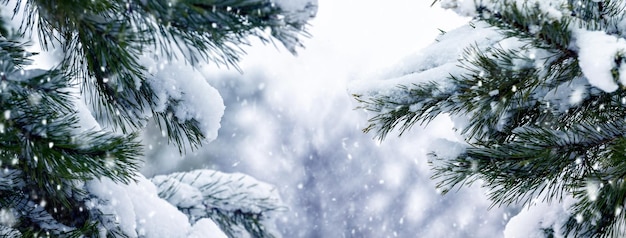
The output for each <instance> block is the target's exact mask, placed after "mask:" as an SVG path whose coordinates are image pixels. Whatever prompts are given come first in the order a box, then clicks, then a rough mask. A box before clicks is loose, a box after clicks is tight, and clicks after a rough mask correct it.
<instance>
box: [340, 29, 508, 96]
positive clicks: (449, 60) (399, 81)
mask: <svg viewBox="0 0 626 238" xmlns="http://www.w3.org/2000/svg"><path fill="white" fill-rule="evenodd" d="M500 40H502V35H500V34H498V32H496V31H495V30H494V29H492V28H489V27H488V26H487V25H486V24H485V23H481V22H476V24H474V25H473V26H470V25H465V26H462V27H459V28H457V29H455V30H452V31H450V32H447V33H445V34H443V35H441V36H440V37H439V38H438V39H437V42H435V43H433V44H432V45H430V46H428V47H427V48H425V49H423V50H421V51H420V52H418V53H416V54H414V55H411V56H409V57H406V58H405V59H403V60H401V61H400V62H399V63H398V64H396V65H395V66H394V67H392V68H391V69H389V70H387V71H386V72H384V73H381V74H380V75H377V77H376V78H374V79H373V80H356V81H352V82H350V86H349V90H350V92H351V93H353V94H358V95H370V96H372V95H387V96H391V97H394V98H398V99H399V100H401V99H400V98H401V97H403V96H405V95H404V94H402V93H401V92H402V91H403V90H401V89H399V88H398V85H406V86H411V85H413V84H420V83H426V82H429V81H436V82H437V83H439V84H440V85H441V87H442V88H445V87H447V86H449V85H448V83H447V82H448V81H449V80H448V79H449V76H450V75H460V74H462V73H464V72H466V71H465V69H463V68H461V67H458V65H459V59H461V58H462V55H463V52H464V51H465V49H466V48H467V47H469V46H472V45H474V46H476V47H479V48H481V49H484V48H486V47H489V46H491V45H493V44H495V43H497V42H498V41H500ZM414 108H417V106H416V107H414Z"/></svg>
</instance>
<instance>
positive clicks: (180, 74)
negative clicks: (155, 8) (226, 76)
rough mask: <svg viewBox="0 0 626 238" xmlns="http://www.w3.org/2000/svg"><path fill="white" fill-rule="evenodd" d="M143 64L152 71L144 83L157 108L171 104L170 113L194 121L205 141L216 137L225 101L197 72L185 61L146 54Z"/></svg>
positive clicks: (160, 110) (182, 120)
mask: <svg viewBox="0 0 626 238" xmlns="http://www.w3.org/2000/svg"><path fill="white" fill-rule="evenodd" d="M143 65H144V66H146V68H148V71H149V72H150V73H151V74H153V77H149V78H148V79H146V82H147V83H148V84H149V85H150V87H151V88H152V89H153V90H154V91H155V93H156V94H157V97H158V100H159V102H158V105H157V107H156V108H155V109H156V111H158V112H164V111H165V110H166V109H167V107H168V106H173V107H174V115H173V116H174V117H175V118H176V119H178V120H179V121H180V122H185V121H190V120H196V121H198V122H199V126H200V129H201V130H202V134H203V135H204V136H205V137H206V140H207V141H212V140H214V139H215V138H217V133H218V130H219V128H220V120H221V119H222V115H223V114H224V109H225V106H224V102H223V100H222V97H221V95H220V94H219V92H218V91H217V90H216V89H215V88H213V87H212V86H211V85H209V83H208V82H207V81H206V80H205V79H204V77H203V76H202V75H201V74H200V73H199V72H198V71H196V70H195V69H194V68H193V67H192V66H189V65H186V64H184V63H172V62H167V61H163V62H156V61H155V60H153V59H151V58H148V57H144V58H143ZM171 103H175V105H171Z"/></svg>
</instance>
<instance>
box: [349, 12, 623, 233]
mask: <svg viewBox="0 0 626 238" xmlns="http://www.w3.org/2000/svg"><path fill="white" fill-rule="evenodd" d="M437 2H440V3H441V5H442V6H443V7H445V8H449V9H453V10H454V11H456V12H457V13H459V14H461V15H463V16H470V17H472V20H471V21H470V23H469V24H468V25H466V26H464V27H461V28H458V29H455V30H453V31H450V32H447V33H444V34H443V35H442V36H440V38H438V39H437V42H436V43H434V44H433V45H431V46H430V47H427V48H426V49H424V50H423V51H422V54H420V56H419V57H418V58H417V59H415V60H413V61H408V62H403V64H402V65H400V66H399V67H398V68H397V69H396V70H395V71H393V72H392V73H390V74H389V75H387V78H389V79H388V80H387V81H375V82H374V83H371V84H370V83H365V84H361V85H358V84H357V85H355V86H354V87H353V89H352V91H353V92H354V95H355V97H356V99H357V100H358V101H359V102H360V107H361V108H363V109H365V110H366V111H368V112H370V113H372V114H373V116H372V117H371V118H370V120H369V122H370V125H369V126H368V127H367V128H366V129H365V131H366V132H368V131H373V132H375V133H376V135H377V137H378V138H379V139H381V140H382V139H384V138H385V136H386V135H388V133H389V132H391V131H392V130H393V129H394V128H397V129H399V130H400V134H402V132H404V131H406V130H408V129H410V128H411V127H412V126H413V125H415V124H416V123H419V124H422V123H428V122H429V121H431V120H433V119H434V118H435V117H437V116H439V115H442V114H447V115H450V116H451V117H452V119H453V121H454V122H455V129H456V130H457V131H458V132H459V134H460V135H462V136H463V137H462V138H464V141H461V142H446V143H444V142H442V143H441V144H442V145H441V146H442V149H441V150H437V151H434V152H433V153H432V154H431V164H432V165H433V169H434V176H433V178H434V179H436V180H437V182H438V187H439V188H440V189H441V190H442V191H443V192H444V193H445V192H448V191H450V190H451V189H453V188H457V187H460V186H463V185H468V184H471V183H473V182H475V181H477V180H480V181H482V183H483V186H485V187H486V188H487V189H488V191H489V192H488V196H489V198H490V199H491V200H492V202H493V205H494V206H508V205H512V204H532V203H533V202H534V201H545V202H552V203H555V202H557V203H558V202H562V201H564V200H567V199H572V198H573V201H574V202H573V204H572V205H571V206H569V208H568V210H567V211H566V212H565V213H564V216H565V218H564V219H562V222H559V221H557V223H558V224H554V225H553V226H551V225H550V224H548V225H547V227H546V229H545V230H544V232H545V234H546V235H547V236H552V235H558V236H560V235H564V236H572V237H623V236H625V235H626V229H625V226H626V212H624V211H623V210H624V205H625V202H626V182H625V181H624V178H625V176H626V134H625V133H626V108H625V105H626V64H625V62H626V11H625V10H626V9H625V7H626V2H624V1H619V0H599V1H570V0H550V1H544V0H505V1H491V0H481V1H456V0H442V1H435V3H437ZM433 4H434V3H433ZM444 147H445V148H444ZM556 231H561V232H560V233H557V232H556Z"/></svg>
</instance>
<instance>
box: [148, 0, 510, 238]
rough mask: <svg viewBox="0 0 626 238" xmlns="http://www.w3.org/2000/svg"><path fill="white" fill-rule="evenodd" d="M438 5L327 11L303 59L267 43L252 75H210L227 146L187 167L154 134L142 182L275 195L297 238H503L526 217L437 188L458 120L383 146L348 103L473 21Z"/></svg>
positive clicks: (363, 2) (247, 70)
mask: <svg viewBox="0 0 626 238" xmlns="http://www.w3.org/2000/svg"><path fill="white" fill-rule="evenodd" d="M430 3H431V2H430V1H415V0H388V1H385V2H384V3H382V2H381V1H374V0H341V1H332V0H320V1H319V10H318V13H317V16H316V18H315V19H314V20H313V21H312V22H311V27H310V34H311V35H312V37H311V38H309V39H306V40H305V41H304V43H305V46H306V49H303V50H301V51H300V52H299V54H298V55H297V56H292V55H290V54H288V52H287V51H286V50H285V49H284V48H280V47H279V46H277V48H278V49H279V50H276V47H274V46H272V45H263V44H261V43H260V42H255V43H253V45H252V46H249V47H245V48H244V49H245V50H246V51H247V53H248V55H247V56H245V57H243V60H242V62H241V63H240V64H239V66H240V71H238V70H237V69H233V68H230V69H227V68H217V67H215V66H214V65H207V66H204V67H202V68H201V71H202V73H203V74H204V75H205V76H206V78H207V79H208V81H209V82H210V84H211V85H212V86H214V87H215V88H217V89H218V90H219V92H220V94H221V95H222V97H223V98H224V103H225V105H226V111H225V115H224V117H223V118H222V124H221V125H222V126H221V129H220V130H219V136H218V138H217V139H216V140H215V141H213V142H212V143H210V144H209V145H208V146H205V147H202V148H201V149H199V150H197V151H194V152H192V153H188V154H187V155H186V156H184V157H181V156H180V155H179V152H178V148H177V147H176V146H173V145H169V146H168V145H167V142H166V139H165V138H163V137H161V133H160V132H159V131H158V130H157V129H152V130H148V131H147V132H146V133H145V135H144V138H145V143H146V144H147V145H148V146H147V148H148V150H147V152H146V157H147V159H146V160H147V164H146V165H145V166H144V168H143V171H142V172H143V173H144V174H145V175H146V176H147V177H150V176H153V175H158V174H164V173H169V172H175V171H189V170H191V169H197V168H211V169H217V170H220V171H223V172H242V173H246V174H249V175H252V176H253V177H255V178H257V179H259V180H261V181H265V182H269V183H271V184H274V185H275V186H276V188H277V189H278V190H279V192H280V194H281V196H282V197H283V199H284V201H285V202H286V204H287V205H288V206H289V210H287V211H285V212H283V213H281V214H280V217H279V218H278V221H277V223H278V224H277V226H278V229H279V230H280V231H281V232H282V234H283V236H285V237H443V236H446V237H469V236H475V237H487V236H489V237H492V236H494V235H495V236H501V234H502V230H503V229H504V227H505V225H506V223H507V221H508V220H509V218H510V216H511V215H514V214H515V213H514V211H515V210H504V209H499V208H492V209H490V210H489V209H488V208H489V205H490V203H489V201H488V200H487V199H486V197H485V195H484V191H483V190H482V189H481V188H480V186H478V185H474V186H473V187H471V188H465V189H462V190H460V191H458V192H453V193H451V194H448V195H446V196H442V195H440V194H439V193H438V191H437V190H436V189H435V186H434V182H433V181H431V179H430V176H431V174H432V173H431V171H430V169H429V165H428V163H427V157H426V154H427V153H428V152H430V150H431V149H430V148H432V146H433V144H435V143H436V140H437V138H453V137H455V134H454V132H453V131H452V123H451V122H450V121H449V119H447V118H445V117H440V118H438V119H437V120H435V121H433V122H432V123H431V124H430V125H428V126H427V127H419V128H415V129H413V130H411V131H410V132H408V133H406V134H404V135H403V136H402V137H400V138H398V137H396V136H391V137H389V138H388V139H387V140H385V141H384V142H382V143H379V142H377V141H376V140H374V139H373V135H372V134H363V132H361V129H363V127H364V126H365V124H366V122H367V115H366V114H365V113H364V112H362V111H360V110H355V107H356V106H357V104H356V103H355V101H354V99H353V98H352V97H351V95H350V94H349V93H348V92H347V87H348V85H349V84H350V82H352V81H354V80H363V79H367V78H370V77H373V76H375V75H377V74H381V73H383V72H384V71H385V70H387V69H388V68H390V67H391V66H393V65H397V64H402V62H403V58H405V57H409V56H410V55H415V54H417V53H418V52H419V49H420V48H423V47H425V46H427V45H428V44H430V43H432V42H433V41H434V39H435V37H436V36H437V35H438V34H441V31H447V30H451V29H454V28H455V27H458V26H460V25H461V24H463V23H466V22H467V21H468V19H463V18H460V17H459V16H458V15H456V14H454V13H452V12H449V11H444V10H442V9H440V8H439V7H437V6H433V7H430ZM509 209H513V208H509Z"/></svg>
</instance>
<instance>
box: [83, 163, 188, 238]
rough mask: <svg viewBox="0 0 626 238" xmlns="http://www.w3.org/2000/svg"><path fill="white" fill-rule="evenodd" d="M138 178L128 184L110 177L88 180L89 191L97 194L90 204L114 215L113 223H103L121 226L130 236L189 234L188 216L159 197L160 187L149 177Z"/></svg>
mask: <svg viewBox="0 0 626 238" xmlns="http://www.w3.org/2000/svg"><path fill="white" fill-rule="evenodd" d="M134 179H135V180H136V181H137V182H131V183H129V184H128V185H125V184H121V183H116V182H114V181H112V180H111V179H109V178H101V179H100V180H91V181H89V182H87V184H86V188H87V191H88V192H89V193H90V194H92V195H93V196H94V198H93V199H91V200H90V202H88V203H87V205H88V206H90V209H94V210H98V211H100V212H101V213H102V214H106V215H108V216H111V221H110V223H109V224H107V223H104V224H103V225H104V226H105V228H107V229H109V228H114V227H115V226H119V228H120V229H121V230H122V231H123V232H124V234H126V235H128V236H129V237H186V234H188V233H190V231H191V225H190V224H189V222H188V218H187V216H185V214H183V213H182V212H180V211H179V210H178V209H177V208H176V207H174V206H172V205H171V204H169V203H168V202H167V201H165V200H163V199H161V198H159V196H158V194H157V190H156V187H155V186H154V184H152V183H151V182H150V181H149V180H147V179H146V178H145V177H143V176H142V175H137V176H135V178H134ZM103 232H105V231H103ZM102 235H103V237H104V236H106V235H105V234H102Z"/></svg>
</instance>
